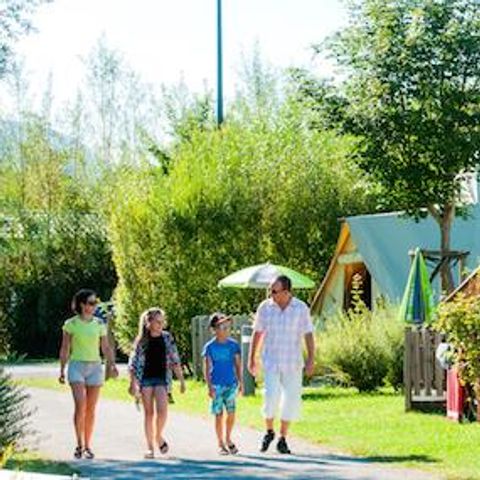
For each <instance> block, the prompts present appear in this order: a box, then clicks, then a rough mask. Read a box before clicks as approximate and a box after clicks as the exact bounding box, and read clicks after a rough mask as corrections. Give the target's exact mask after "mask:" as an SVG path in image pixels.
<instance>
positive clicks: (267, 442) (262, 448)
mask: <svg viewBox="0 0 480 480" xmlns="http://www.w3.org/2000/svg"><path fill="white" fill-rule="evenodd" d="M274 438H275V433H274V432H273V431H272V430H270V431H268V432H267V433H266V434H265V436H264V437H263V440H262V445H261V446H260V451H261V452H266V451H267V450H268V447H269V446H270V444H271V443H272V442H273V439H274Z"/></svg>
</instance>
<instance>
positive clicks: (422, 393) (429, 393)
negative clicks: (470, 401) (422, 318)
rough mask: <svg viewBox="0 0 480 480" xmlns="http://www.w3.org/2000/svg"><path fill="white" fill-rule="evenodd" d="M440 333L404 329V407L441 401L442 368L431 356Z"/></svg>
mask: <svg viewBox="0 0 480 480" xmlns="http://www.w3.org/2000/svg"><path fill="white" fill-rule="evenodd" d="M443 339H444V335H443V334H441V333H438V332H434V331H432V330H430V329H428V328H421V329H415V328H407V329H406V330H405V356H404V383H405V409H406V410H407V411H408V410H412V409H415V408H418V407H421V406H422V405H425V404H431V403H435V402H445V400H446V372H445V370H443V369H442V367H441V366H440V365H439V364H438V362H437V361H436V359H435V352H436V350H437V347H438V345H439V344H440V343H441V342H442V341H443Z"/></svg>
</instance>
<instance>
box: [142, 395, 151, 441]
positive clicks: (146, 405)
mask: <svg viewBox="0 0 480 480" xmlns="http://www.w3.org/2000/svg"><path fill="white" fill-rule="evenodd" d="M142 403H143V413H144V429H145V438H146V440H147V448H148V450H153V388H152V387H143V388H142Z"/></svg>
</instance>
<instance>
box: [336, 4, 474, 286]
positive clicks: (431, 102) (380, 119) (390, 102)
mask: <svg viewBox="0 0 480 480" xmlns="http://www.w3.org/2000/svg"><path fill="white" fill-rule="evenodd" d="M328 47H329V49H330V52H331V54H332V56H333V57H334V58H335V60H336V61H337V62H338V64H339V65H340V66H342V67H344V73H345V74H346V80H345V82H344V84H343V85H342V87H341V90H340V91H341V93H342V94H343V96H344V98H345V103H346V106H345V109H344V118H343V119H342V121H341V122H340V123H341V127H342V129H343V130H344V131H348V132H350V133H354V134H355V135H357V136H358V138H359V150H360V162H359V164H360V166H361V167H362V168H363V169H364V170H365V171H366V172H368V173H369V174H372V175H374V177H375V178H376V179H377V180H378V181H379V182H380V184H381V185H382V186H383V190H384V195H383V198H384V202H385V203H384V206H385V207H389V206H391V205H392V202H393V205H394V207H395V208H399V207H400V208H402V209H404V210H405V211H406V212H407V213H409V214H412V215H414V216H416V217H418V216H421V215H423V214H424V211H423V210H422V209H423V208H425V207H426V208H428V211H429V212H430V214H431V215H432V216H433V217H434V218H435V220H436V221H437V223H438V224H439V226H440V229H441V239H442V241H441V249H442V252H446V251H448V250H449V247H450V238H449V235H450V226H451V223H452V220H453V218H454V215H455V200H456V198H457V194H458V192H459V189H460V183H459V181H458V180H457V179H458V177H457V176H458V175H459V174H460V173H461V172H471V171H474V170H475V168H476V167H477V166H478V162H479V156H478V151H479V147H480V128H479V125H480V8H479V2H478V0H448V1H446V0H392V1H388V2H385V1H384V0H364V1H362V2H356V3H355V5H354V6H353V7H352V10H351V21H350V24H349V26H348V28H346V29H344V30H343V31H341V32H339V33H338V34H337V35H336V36H335V37H333V39H331V40H330V42H329V44H328ZM380 159H381V161H380ZM442 282H443V283H442V287H443V288H444V289H450V287H451V282H452V280H451V275H450V274H449V271H448V265H446V266H445V268H443V269H442Z"/></svg>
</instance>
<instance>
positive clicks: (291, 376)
mask: <svg viewBox="0 0 480 480" xmlns="http://www.w3.org/2000/svg"><path fill="white" fill-rule="evenodd" d="M264 380H265V398H264V403H263V412H262V413H263V416H264V417H265V418H275V417H276V415H277V411H278V407H279V406H280V420H286V421H288V422H289V421H291V420H296V419H297V418H298V417H299V416H300V404H301V401H302V380H303V369H299V370H291V371H287V372H276V371H272V370H266V371H265V378H264Z"/></svg>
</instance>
